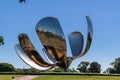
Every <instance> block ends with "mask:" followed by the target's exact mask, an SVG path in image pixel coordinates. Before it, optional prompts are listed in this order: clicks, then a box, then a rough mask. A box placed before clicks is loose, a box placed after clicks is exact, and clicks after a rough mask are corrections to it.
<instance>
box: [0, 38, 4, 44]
mask: <svg viewBox="0 0 120 80" xmlns="http://www.w3.org/2000/svg"><path fill="white" fill-rule="evenodd" d="M1 45H4V39H3V36H0V46H1Z"/></svg>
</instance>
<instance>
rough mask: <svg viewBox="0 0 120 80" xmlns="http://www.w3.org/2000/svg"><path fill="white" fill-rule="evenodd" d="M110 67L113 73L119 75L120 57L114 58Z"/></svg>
mask: <svg viewBox="0 0 120 80" xmlns="http://www.w3.org/2000/svg"><path fill="white" fill-rule="evenodd" d="M111 65H112V66H113V69H114V70H115V73H118V74H120V57H119V58H116V59H115V61H114V62H112V63H111Z"/></svg>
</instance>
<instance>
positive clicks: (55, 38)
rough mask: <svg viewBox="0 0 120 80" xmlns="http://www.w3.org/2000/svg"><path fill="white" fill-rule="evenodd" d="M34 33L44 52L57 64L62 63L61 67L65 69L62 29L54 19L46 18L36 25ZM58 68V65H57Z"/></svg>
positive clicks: (64, 44) (64, 43)
mask: <svg viewBox="0 0 120 80" xmlns="http://www.w3.org/2000/svg"><path fill="white" fill-rule="evenodd" d="M36 32H37V34H38V36H39V38H40V40H41V42H42V44H43V46H44V48H45V49H46V51H47V52H48V53H49V54H50V55H51V56H52V57H53V59H55V60H56V61H58V62H62V67H64V68H65V67H66V66H67V65H66V64H65V61H64V60H65V59H66V41H65V37H64V34H63V31H62V28H61V26H60V24H59V22H58V20H57V19H56V18H53V17H46V18H43V19H42V20H40V21H39V22H38V23H37V25H36ZM58 66H59V65H58Z"/></svg>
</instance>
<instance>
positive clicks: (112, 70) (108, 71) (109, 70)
mask: <svg viewBox="0 0 120 80" xmlns="http://www.w3.org/2000/svg"><path fill="white" fill-rule="evenodd" d="M105 73H115V70H114V69H113V68H107V69H106V70H105Z"/></svg>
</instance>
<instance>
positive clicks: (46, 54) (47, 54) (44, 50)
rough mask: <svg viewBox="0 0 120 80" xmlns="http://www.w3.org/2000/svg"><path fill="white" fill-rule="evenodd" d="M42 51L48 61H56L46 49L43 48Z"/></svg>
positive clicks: (53, 62)
mask: <svg viewBox="0 0 120 80" xmlns="http://www.w3.org/2000/svg"><path fill="white" fill-rule="evenodd" d="M42 51H43V53H44V55H45V57H46V59H47V60H48V62H49V63H51V64H56V62H57V61H56V60H55V59H53V58H52V56H51V55H50V54H49V53H48V52H47V51H46V49H45V48H43V49H42Z"/></svg>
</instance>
